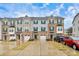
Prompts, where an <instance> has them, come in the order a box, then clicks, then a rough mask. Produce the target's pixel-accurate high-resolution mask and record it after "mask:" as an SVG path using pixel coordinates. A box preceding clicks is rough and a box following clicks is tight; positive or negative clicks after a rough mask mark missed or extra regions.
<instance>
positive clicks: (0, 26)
mask: <svg viewBox="0 0 79 59" xmlns="http://www.w3.org/2000/svg"><path fill="white" fill-rule="evenodd" d="M1 39H2V22H1V21H0V40H1Z"/></svg>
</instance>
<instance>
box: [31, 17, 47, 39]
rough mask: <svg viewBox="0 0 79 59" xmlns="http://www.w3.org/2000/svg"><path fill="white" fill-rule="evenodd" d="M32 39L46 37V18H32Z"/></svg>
mask: <svg viewBox="0 0 79 59" xmlns="http://www.w3.org/2000/svg"><path fill="white" fill-rule="evenodd" d="M31 22H32V38H33V39H39V38H46V37H47V36H48V18H47V17H32V19H31Z"/></svg>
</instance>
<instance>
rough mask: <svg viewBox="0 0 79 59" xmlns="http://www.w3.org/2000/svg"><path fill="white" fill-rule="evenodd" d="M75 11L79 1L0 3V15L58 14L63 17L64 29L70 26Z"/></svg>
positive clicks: (78, 7) (78, 6) (11, 16)
mask: <svg viewBox="0 0 79 59" xmlns="http://www.w3.org/2000/svg"><path fill="white" fill-rule="evenodd" d="M77 13H79V3H0V17H10V18H13V17H24V16H25V15H28V16H34V17H36V16H39V17H44V16H50V15H53V16H60V17H63V18H65V19H64V27H65V29H67V28H69V27H71V26H72V21H73V18H74V16H75V15H76V14H77Z"/></svg>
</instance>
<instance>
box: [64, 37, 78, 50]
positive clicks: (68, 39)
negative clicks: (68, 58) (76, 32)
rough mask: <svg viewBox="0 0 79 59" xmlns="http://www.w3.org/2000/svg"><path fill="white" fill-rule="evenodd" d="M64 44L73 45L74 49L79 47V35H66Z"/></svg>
mask: <svg viewBox="0 0 79 59" xmlns="http://www.w3.org/2000/svg"><path fill="white" fill-rule="evenodd" d="M64 44H65V45H68V46H71V47H72V48H73V49H75V50H76V49H79V37H72V36H71V37H65V38H64Z"/></svg>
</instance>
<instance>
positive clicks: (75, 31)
mask: <svg viewBox="0 0 79 59" xmlns="http://www.w3.org/2000/svg"><path fill="white" fill-rule="evenodd" d="M78 21H79V15H78V16H77V17H76V18H75V20H74V23H73V27H72V28H73V36H79V30H78V27H79V23H78Z"/></svg>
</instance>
